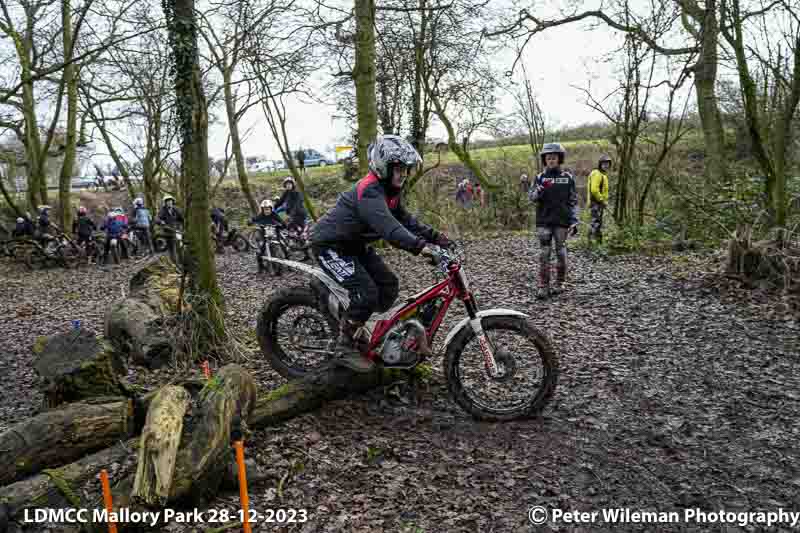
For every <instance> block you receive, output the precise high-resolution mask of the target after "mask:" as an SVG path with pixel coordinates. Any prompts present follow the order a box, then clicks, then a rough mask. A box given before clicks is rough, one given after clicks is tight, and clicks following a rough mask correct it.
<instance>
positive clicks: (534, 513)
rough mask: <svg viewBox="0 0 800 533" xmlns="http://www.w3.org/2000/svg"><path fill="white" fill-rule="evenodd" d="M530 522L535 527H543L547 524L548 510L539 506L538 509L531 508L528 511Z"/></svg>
mask: <svg viewBox="0 0 800 533" xmlns="http://www.w3.org/2000/svg"><path fill="white" fill-rule="evenodd" d="M528 520H530V521H531V524H533V525H536V526H538V525H541V524H544V523H545V522H547V509H545V508H544V507H541V506H539V505H537V506H536V507H531V508H530V509H528Z"/></svg>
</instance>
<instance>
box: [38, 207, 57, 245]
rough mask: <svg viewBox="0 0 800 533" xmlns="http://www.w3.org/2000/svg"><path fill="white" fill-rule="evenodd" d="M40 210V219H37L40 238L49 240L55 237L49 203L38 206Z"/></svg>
mask: <svg viewBox="0 0 800 533" xmlns="http://www.w3.org/2000/svg"><path fill="white" fill-rule="evenodd" d="M37 209H38V210H39V220H38V221H37V228H36V230H37V233H38V238H39V240H40V241H42V242H46V241H49V240H51V239H52V238H53V236H52V234H51V232H52V231H53V225H52V224H51V223H50V209H51V208H50V206H49V205H40V206H39V207H38V208H37Z"/></svg>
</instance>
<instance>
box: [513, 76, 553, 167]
mask: <svg viewBox="0 0 800 533" xmlns="http://www.w3.org/2000/svg"><path fill="white" fill-rule="evenodd" d="M513 97H514V104H515V109H514V117H515V118H516V119H518V120H519V121H520V122H521V123H522V125H523V126H524V130H525V135H526V137H527V138H528V144H529V145H530V147H531V152H532V153H533V155H534V156H535V160H536V165H537V167H536V168H537V172H541V171H542V161H541V159H540V158H539V157H538V156H537V154H538V153H539V152H541V151H542V146H543V145H544V138H545V134H546V132H547V130H546V128H545V118H544V113H542V108H541V107H540V106H539V99H538V98H537V97H536V94H535V93H534V90H533V85H532V84H531V80H530V78H529V77H528V72H527V70H526V69H525V65H524V64H523V65H522V88H521V89H518V90H517V91H515V92H514V93H513Z"/></svg>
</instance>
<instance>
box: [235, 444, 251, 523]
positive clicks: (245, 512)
mask: <svg viewBox="0 0 800 533" xmlns="http://www.w3.org/2000/svg"><path fill="white" fill-rule="evenodd" d="M233 446H234V447H235V448H236V464H237V465H239V499H240V500H242V519H243V520H242V524H244V533H252V530H251V529H250V498H249V497H248V496H247V472H246V471H245V468H244V446H243V444H242V441H240V440H237V441H236V442H234V443H233Z"/></svg>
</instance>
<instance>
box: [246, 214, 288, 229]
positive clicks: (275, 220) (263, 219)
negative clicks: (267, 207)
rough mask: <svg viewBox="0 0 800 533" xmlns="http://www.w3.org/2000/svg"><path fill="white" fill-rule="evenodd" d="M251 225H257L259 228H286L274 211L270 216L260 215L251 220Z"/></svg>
mask: <svg viewBox="0 0 800 533" xmlns="http://www.w3.org/2000/svg"><path fill="white" fill-rule="evenodd" d="M250 223H251V224H257V225H259V226H277V227H279V228H285V227H286V224H284V223H283V220H281V217H279V216H278V215H276V214H275V211H273V212H272V213H270V214H269V215H265V214H264V213H259V214H258V215H256V216H254V217H253V218H251V219H250Z"/></svg>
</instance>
